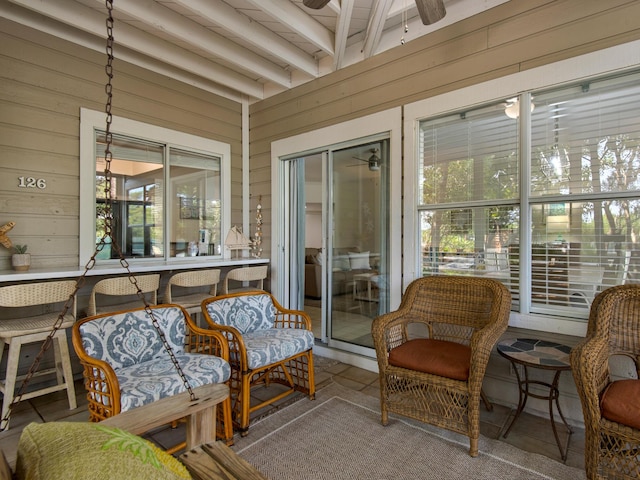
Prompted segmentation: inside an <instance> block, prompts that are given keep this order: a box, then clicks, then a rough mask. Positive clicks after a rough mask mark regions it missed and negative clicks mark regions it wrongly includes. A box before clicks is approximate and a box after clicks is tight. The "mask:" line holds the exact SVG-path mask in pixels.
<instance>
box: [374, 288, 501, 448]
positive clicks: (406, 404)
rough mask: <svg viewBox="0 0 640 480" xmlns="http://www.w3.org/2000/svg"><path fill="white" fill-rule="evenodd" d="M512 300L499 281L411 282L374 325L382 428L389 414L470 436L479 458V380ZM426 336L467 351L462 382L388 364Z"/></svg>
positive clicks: (498, 337) (481, 378)
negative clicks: (394, 353)
mask: <svg viewBox="0 0 640 480" xmlns="http://www.w3.org/2000/svg"><path fill="white" fill-rule="evenodd" d="M510 307H511V294H510V293H509V290H508V289H507V288H506V287H505V286H504V285H503V284H502V283H501V282H499V281H498V280H495V279H490V278H481V277H471V276H448V275H447V276H431V277H424V278H419V279H417V280H414V281H413V282H412V283H411V284H409V286H408V287H407V289H406V292H405V293H404V295H403V297H402V301H401V303H400V307H399V308H398V310H396V311H393V312H390V313H387V314H383V315H381V316H379V317H377V318H376V319H374V321H373V325H372V335H373V343H374V346H375V349H376V357H377V360H378V367H379V379H380V407H381V417H382V424H383V425H386V424H387V423H388V415H389V412H394V413H397V414H400V415H404V416H407V417H411V418H414V419H417V420H420V421H422V422H425V423H429V424H432V425H435V426H437V427H440V428H445V429H448V430H452V431H454V432H458V433H461V434H463V435H466V436H468V437H469V440H470V448H469V454H470V455H471V456H472V457H475V456H477V455H478V439H479V437H480V399H481V398H483V399H484V400H485V402H486V403H487V407H488V408H489V409H490V408H491V405H490V404H489V403H488V402H487V399H486V397H484V395H483V393H482V381H483V378H484V374H485V371H486V368H487V363H488V362H489V357H490V355H491V352H492V350H493V348H494V346H495V344H496V342H497V341H498V340H499V339H500V336H501V335H502V334H503V333H504V331H505V330H506V328H507V324H508V321H509V311H510ZM417 337H429V338H433V339H437V340H446V341H450V342H456V343H461V344H464V345H468V346H469V347H470V348H471V364H470V368H469V378H468V380H467V381H462V380H453V379H450V378H445V377H441V376H437V375H432V374H428V373H423V372H418V371H413V370H409V369H406V368H400V367H396V366H393V365H390V364H389V352H390V351H391V349H393V348H395V347H398V346H400V345H402V344H403V343H405V342H407V341H408V340H410V339H412V338H417Z"/></svg>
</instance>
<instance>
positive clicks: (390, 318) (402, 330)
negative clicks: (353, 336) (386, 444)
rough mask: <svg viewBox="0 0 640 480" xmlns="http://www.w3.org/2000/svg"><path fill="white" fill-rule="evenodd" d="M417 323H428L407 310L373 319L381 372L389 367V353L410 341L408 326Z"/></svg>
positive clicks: (375, 344)
mask: <svg viewBox="0 0 640 480" xmlns="http://www.w3.org/2000/svg"><path fill="white" fill-rule="evenodd" d="M415 322H419V323H427V322H425V321H424V320H420V319H418V318H416V317H415V316H412V315H411V314H410V312H409V309H407V308H404V309H402V308H401V309H400V310H395V311H393V312H388V313H384V314H382V315H380V316H378V317H376V318H374V319H373V323H372V324H371V336H372V337H373V345H374V347H375V350H376V358H377V359H378V367H379V369H380V371H381V372H382V371H383V370H384V369H385V368H386V367H387V366H388V365H389V351H390V350H391V349H392V348H395V347H397V346H399V345H402V344H403V343H404V342H406V341H407V340H408V336H407V325H408V324H409V323H415Z"/></svg>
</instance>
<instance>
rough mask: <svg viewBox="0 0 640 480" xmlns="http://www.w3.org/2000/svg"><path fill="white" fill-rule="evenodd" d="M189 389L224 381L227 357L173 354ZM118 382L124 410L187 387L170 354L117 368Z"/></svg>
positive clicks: (226, 375) (228, 371)
mask: <svg viewBox="0 0 640 480" xmlns="http://www.w3.org/2000/svg"><path fill="white" fill-rule="evenodd" d="M176 359H177V360H178V363H179V364H180V368H181V369H182V371H183V372H184V374H185V377H186V378H187V381H188V382H189V385H190V386H191V388H196V387H200V386H202V385H209V384H212V383H223V382H226V381H227V380H228V379H229V377H230V376H231V368H230V367H229V363H228V362H227V361H226V360H223V359H222V358H220V357H216V356H213V355H203V354H199V353H182V354H179V355H176ZM116 375H117V376H118V382H119V383H120V404H121V410H122V411H123V412H125V411H127V410H131V409H132V408H136V407H141V406H142V405H146V404H147V403H150V402H153V401H156V400H160V399H161V398H164V397H169V396H172V395H175V394H178V393H181V392H184V391H185V390H186V388H185V386H184V383H183V382H182V379H181V378H180V376H179V375H178V371H177V370H176V369H175V367H174V365H173V363H172V362H171V359H170V358H169V355H168V354H167V355H166V356H165V357H159V358H155V359H153V360H149V361H146V362H142V363H140V364H137V365H131V366H129V367H125V368H120V369H118V370H117V371H116Z"/></svg>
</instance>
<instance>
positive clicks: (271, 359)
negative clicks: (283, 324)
mask: <svg viewBox="0 0 640 480" xmlns="http://www.w3.org/2000/svg"><path fill="white" fill-rule="evenodd" d="M243 340H244V345H245V347H246V348H247V364H248V366H249V368H250V369H251V370H256V369H259V368H262V367H264V366H266V365H270V364H272V363H277V362H281V361H283V360H285V359H287V358H289V357H292V356H294V355H297V354H298V353H302V352H305V351H307V350H309V349H310V348H311V347H313V343H314V337H313V332H310V331H309V330H302V329H295V328H269V329H266V330H259V331H256V332H253V333H250V334H247V335H244V336H243Z"/></svg>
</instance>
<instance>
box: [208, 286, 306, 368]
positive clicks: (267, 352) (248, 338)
mask: <svg viewBox="0 0 640 480" xmlns="http://www.w3.org/2000/svg"><path fill="white" fill-rule="evenodd" d="M206 308H207V313H208V315H209V318H210V319H211V320H212V321H213V322H214V323H216V324H218V325H224V326H227V327H234V328H235V329H236V330H238V331H239V332H240V334H241V335H242V339H243V341H244V344H245V347H246V349H247V365H248V367H249V368H250V369H251V370H255V369H259V368H262V367H264V366H266V365H270V364H273V363H277V362H281V361H282V360H285V359H287V358H290V357H292V356H294V355H297V354H299V353H302V352H304V351H307V350H309V349H310V348H312V347H313V344H314V336H313V332H311V331H310V330H306V329H302V328H275V327H274V324H275V315H276V309H275V307H274V305H273V302H272V300H271V297H270V296H269V295H250V296H243V297H242V298H238V297H229V298H223V299H219V300H217V301H215V302H212V303H209V304H208V305H207V307H206ZM230 355H231V359H230V360H231V361H232V362H233V360H234V358H233V355H234V351H233V350H232V351H231V353H230Z"/></svg>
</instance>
